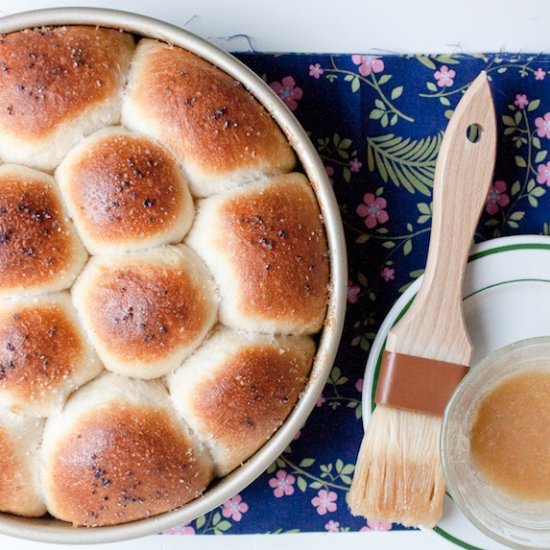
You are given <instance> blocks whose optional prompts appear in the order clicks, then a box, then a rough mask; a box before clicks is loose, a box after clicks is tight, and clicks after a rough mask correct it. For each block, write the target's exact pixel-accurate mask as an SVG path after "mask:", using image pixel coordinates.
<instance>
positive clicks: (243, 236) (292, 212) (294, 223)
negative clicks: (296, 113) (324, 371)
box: [218, 175, 329, 329]
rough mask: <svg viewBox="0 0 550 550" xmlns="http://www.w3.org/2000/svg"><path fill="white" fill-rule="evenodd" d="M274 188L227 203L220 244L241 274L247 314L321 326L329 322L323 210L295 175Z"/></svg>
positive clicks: (276, 184)
mask: <svg viewBox="0 0 550 550" xmlns="http://www.w3.org/2000/svg"><path fill="white" fill-rule="evenodd" d="M302 179H303V177H302V176H300V177H299V178H298V180H299V181H301V180H302ZM271 182H272V185H270V186H269V187H265V188H261V189H259V190H257V191H254V192H250V193H243V195H242V196H236V197H235V198H234V199H232V200H230V201H228V202H227V204H226V205H225V206H224V207H223V208H222V211H221V220H220V224H221V226H222V230H221V231H220V237H219V238H220V242H219V243H218V244H219V246H220V249H221V250H226V251H227V253H228V254H230V255H231V256H233V258H234V259H233V267H234V269H236V270H237V271H238V272H239V273H240V276H239V281H240V284H241V285H242V286H241V290H242V293H243V295H242V298H241V300H240V302H241V307H242V308H243V310H244V311H245V312H248V313H251V314H252V315H262V313H263V314H264V315H265V314H266V312H267V314H268V316H269V317H270V318H271V319H280V320H281V321H288V320H291V321H297V322H299V321H303V322H304V323H308V322H309V323H311V322H312V321H313V323H315V322H316V321H315V320H316V319H319V320H322V319H323V318H324V312H325V308H326V303H327V285H328V273H329V267H328V258H327V244H326V240H325V234H324V232H323V227H322V224H321V219H320V213H319V208H318V206H317V203H316V201H315V197H314V195H313V193H312V192H311V190H310V189H309V188H308V187H307V185H306V184H304V183H302V184H301V185H298V184H297V180H296V179H295V176H294V175H286V176H281V177H280V179H279V178H278V179H274V180H271ZM318 328H320V326H319V327H317V329H318Z"/></svg>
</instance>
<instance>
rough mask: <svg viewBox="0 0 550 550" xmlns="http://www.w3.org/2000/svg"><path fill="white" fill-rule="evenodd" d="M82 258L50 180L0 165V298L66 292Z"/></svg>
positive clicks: (85, 255) (48, 177)
mask: <svg viewBox="0 0 550 550" xmlns="http://www.w3.org/2000/svg"><path fill="white" fill-rule="evenodd" d="M0 133H1V132H0ZM86 258H87V254H86V250H85V249H84V247H83V246H82V243H81V242H80V239H79V238H78V236H77V235H76V232H75V230H74V227H73V225H72V223H71V222H70V220H69V218H68V215H67V213H66V211H65V209H64V206H63V202H62V200H61V196H60V194H59V190H58V188H57V186H56V184H55V181H54V179H53V178H52V177H51V176H49V175H48V174H44V173H43V172H38V171H36V170H32V169H31V168H25V167H24V166H18V165H12V164H4V165H2V166H0V298H5V297H7V296H10V297H11V296H22V295H30V294H38V293H40V292H51V291H55V290H63V289H66V288H69V287H70V286H71V285H72V284H73V282H74V280H75V278H76V276H77V275H78V273H79V272H80V271H81V269H82V268H83V267H84V263H85V262H86Z"/></svg>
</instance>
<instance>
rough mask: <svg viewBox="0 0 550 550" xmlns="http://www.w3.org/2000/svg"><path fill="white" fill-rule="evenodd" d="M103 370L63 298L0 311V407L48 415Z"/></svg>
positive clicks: (28, 301)
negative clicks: (70, 394)
mask: <svg viewBox="0 0 550 550" xmlns="http://www.w3.org/2000/svg"><path fill="white" fill-rule="evenodd" d="M102 369H103V366H102V364H101V363H100V361H99V358H98V357H97V355H96V353H95V351H94V350H93V348H92V347H91V345H90V344H89V342H88V340H87V337H86V335H85V334H84V332H83V331H82V329H81V328H80V325H79V323H78V320H77V316H76V311H75V310H74V307H73V305H72V303H71V299H70V296H69V294H68V293H66V292H63V293H59V294H46V295H44V296H40V297H36V298H27V299H19V300H17V301H15V302H12V303H5V304H4V305H3V307H2V309H1V310H0V404H3V405H4V406H6V407H8V408H10V409H11V410H12V411H13V412H16V413H18V414H25V415H31V416H48V415H50V414H53V413H55V412H58V411H59V410H61V407H62V406H63V403H64V401H65V398H66V397H67V396H68V395H69V393H71V392H72V391H73V390H75V389H76V388H78V387H79V386H81V385H82V384H84V383H85V382H88V380H91V379H92V378H94V377H95V376H97V375H98V374H99V373H100V372H101V370H102Z"/></svg>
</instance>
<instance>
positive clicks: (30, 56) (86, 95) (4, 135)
mask: <svg viewBox="0 0 550 550" xmlns="http://www.w3.org/2000/svg"><path fill="white" fill-rule="evenodd" d="M133 50H134V41H133V38H132V36H131V35H129V34H127V33H121V32H118V31H116V30H110V29H100V28H97V27H83V26H79V27H50V28H46V27H41V28H39V29H26V30H23V31H20V32H14V33H10V34H7V35H4V36H3V37H2V40H1V42H0V158H2V159H3V160H4V161H6V162H15V163H21V164H26V165H28V166H32V167H34V168H39V169H41V170H52V169H53V168H55V167H56V166H57V165H58V164H59V162H60V161H61V159H62V158H63V157H64V155H65V154H66V153H67V152H68V151H69V149H70V148H71V147H72V146H73V145H75V144H76V143H78V142H79V141H80V140H81V139H82V137H83V136H85V135H87V134H90V133H91V132H93V131H94V130H97V129H98V128H101V127H103V126H107V125H110V124H116V123H117V122H118V121H119V120H120V95H121V90H122V86H123V85H124V83H125V81H126V74H127V69H128V65H129V63H130V58H131V56H132V53H133Z"/></svg>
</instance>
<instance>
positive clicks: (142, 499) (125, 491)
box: [49, 404, 210, 526]
mask: <svg viewBox="0 0 550 550" xmlns="http://www.w3.org/2000/svg"><path fill="white" fill-rule="evenodd" d="M209 476H210V470H209V466H208V465H207V464H205V463H204V462H202V461H200V460H199V459H198V457H197V456H196V453H195V451H194V450H193V448H192V446H191V444H190V442H189V441H188V440H187V439H186V437H185V436H184V435H183V433H182V432H181V430H179V429H177V428H176V426H175V425H174V421H173V420H172V419H170V417H169V415H168V413H167V412H166V411H163V410H155V409H147V408H144V407H143V406H132V405H114V404H111V405H109V407H104V408H102V409H99V410H94V411H92V412H90V413H89V414H88V415H86V416H85V417H83V418H82V419H81V420H79V421H78V422H77V424H76V425H74V426H73V428H72V430H71V432H70V435H67V436H66V437H65V438H64V439H63V440H62V441H61V442H60V444H58V445H57V447H56V450H55V458H54V461H53V463H52V468H51V473H50V476H49V483H50V484H51V492H52V494H53V495H54V496H55V500H56V506H57V508H58V511H60V512H62V515H63V517H66V518H68V519H70V520H71V521H72V522H73V523H74V524H75V525H86V526H94V525H112V524H116V523H122V522H126V521H132V520H135V519H138V518H142V517H147V516H153V515H156V514H159V513H161V512H165V511H167V510H171V509H173V508H176V507H177V506H181V505H182V504H185V503H186V502H188V501H189V500H191V499H193V498H195V497H196V496H198V494H199V493H200V492H201V491H202V490H203V489H204V487H205V486H206V484H207V483H208V480H209Z"/></svg>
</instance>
